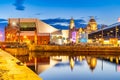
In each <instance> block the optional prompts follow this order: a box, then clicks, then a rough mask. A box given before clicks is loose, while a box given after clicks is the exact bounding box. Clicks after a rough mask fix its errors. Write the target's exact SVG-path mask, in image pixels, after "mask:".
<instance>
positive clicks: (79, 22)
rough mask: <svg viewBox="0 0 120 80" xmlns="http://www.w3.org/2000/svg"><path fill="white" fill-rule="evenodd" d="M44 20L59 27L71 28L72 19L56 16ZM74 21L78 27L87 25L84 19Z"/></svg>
mask: <svg viewBox="0 0 120 80" xmlns="http://www.w3.org/2000/svg"><path fill="white" fill-rule="evenodd" d="M42 21H43V22H45V23H47V24H49V25H51V26H53V27H55V28H57V29H69V24H70V19H61V18H54V19H44V20H42ZM74 22H75V26H76V28H79V27H85V26H86V21H84V20H83V19H74Z"/></svg>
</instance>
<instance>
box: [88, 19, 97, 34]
mask: <svg viewBox="0 0 120 80" xmlns="http://www.w3.org/2000/svg"><path fill="white" fill-rule="evenodd" d="M87 30H88V31H87V32H88V33H90V32H92V31H96V30H97V22H96V21H95V19H94V17H91V19H90V20H89V22H88V25H87Z"/></svg>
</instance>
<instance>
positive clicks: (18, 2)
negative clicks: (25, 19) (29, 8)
mask: <svg viewBox="0 0 120 80" xmlns="http://www.w3.org/2000/svg"><path fill="white" fill-rule="evenodd" d="M24 1H25V0H16V1H15V3H14V4H13V5H14V6H15V7H16V10H19V11H23V10H25V6H24V5H23V3H24Z"/></svg>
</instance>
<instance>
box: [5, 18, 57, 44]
mask: <svg viewBox="0 0 120 80" xmlns="http://www.w3.org/2000/svg"><path fill="white" fill-rule="evenodd" d="M56 31H59V30H58V29H56V28H54V27H52V26H50V25H48V24H46V23H44V22H43V21H41V20H38V19H34V18H10V19H8V25H7V26H6V27H5V41H6V42H7V41H8V42H26V43H35V44H38V45H44V44H49V42H50V37H51V34H52V33H53V32H56Z"/></svg>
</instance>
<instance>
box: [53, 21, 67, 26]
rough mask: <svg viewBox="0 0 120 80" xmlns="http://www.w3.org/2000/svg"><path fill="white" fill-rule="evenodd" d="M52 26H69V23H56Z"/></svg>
mask: <svg viewBox="0 0 120 80" xmlns="http://www.w3.org/2000/svg"><path fill="white" fill-rule="evenodd" d="M52 25H61V26H69V23H66V22H63V23H60V22H58V23H54V24H52Z"/></svg>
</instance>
